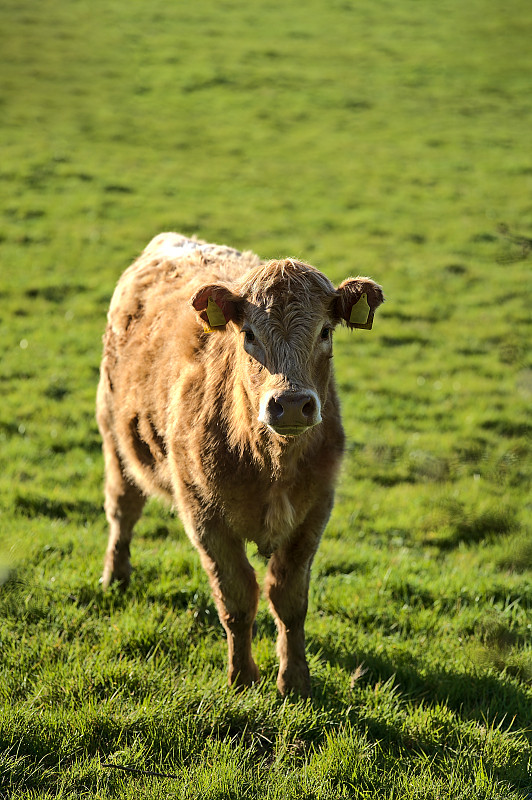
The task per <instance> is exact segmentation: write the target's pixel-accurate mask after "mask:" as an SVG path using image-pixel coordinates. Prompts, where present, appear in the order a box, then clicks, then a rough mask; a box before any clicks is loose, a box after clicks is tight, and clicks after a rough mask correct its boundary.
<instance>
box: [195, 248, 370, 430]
mask: <svg viewBox="0 0 532 800" xmlns="http://www.w3.org/2000/svg"><path fill="white" fill-rule="evenodd" d="M382 300H383V297H382V290H381V288H380V287H379V286H377V284H376V283H374V282H373V281H371V280H370V279H369V278H350V279H348V280H347V281H344V283H342V284H341V285H340V286H339V287H338V289H335V288H334V286H333V285H332V283H330V281H329V280H328V278H326V277H325V276H324V275H323V274H322V273H321V272H319V271H318V270H316V269H314V268H313V267H310V266H309V265H307V264H302V263H300V262H297V261H292V260H290V259H288V260H285V261H273V262H270V263H268V264H264V265H261V266H260V267H257V268H255V269H253V270H251V271H250V272H249V273H248V274H247V275H246V276H245V277H244V279H243V280H241V281H240V283H239V284H238V286H236V287H235V288H234V289H233V288H229V287H228V286H224V285H220V284H217V285H210V286H205V287H202V289H200V290H199V291H198V292H196V294H195V295H194V297H193V298H192V305H193V306H194V308H195V309H196V312H197V313H198V315H199V317H200V318H201V320H202V321H203V323H204V324H206V325H207V326H209V327H212V328H223V327H225V326H226V324H227V323H228V322H232V323H233V325H232V326H228V327H232V328H233V335H235V336H237V337H238V338H239V340H240V341H239V342H238V345H237V352H239V354H240V357H239V358H238V364H237V365H235V367H236V368H238V369H239V371H240V376H241V379H242V384H243V386H244V388H245V391H246V394H247V397H248V401H249V403H250V404H251V406H252V408H253V410H254V412H255V414H256V417H257V418H258V419H259V421H260V422H262V423H263V424H264V425H266V426H267V427H268V428H269V429H270V430H271V431H274V432H275V433H276V434H278V435H279V436H298V435H299V434H301V433H304V432H305V431H307V430H309V429H310V428H312V427H313V426H314V425H318V424H319V423H320V422H321V419H322V416H321V414H322V408H323V406H324V404H325V401H326V399H327V392H328V388H329V379H330V364H331V358H332V334H333V330H334V328H335V327H336V325H337V324H338V323H339V322H340V321H344V322H345V323H346V324H347V325H348V326H349V327H362V328H370V327H371V324H372V320H373V313H374V311H375V309H376V308H377V306H378V305H380V303H381V302H382Z"/></svg>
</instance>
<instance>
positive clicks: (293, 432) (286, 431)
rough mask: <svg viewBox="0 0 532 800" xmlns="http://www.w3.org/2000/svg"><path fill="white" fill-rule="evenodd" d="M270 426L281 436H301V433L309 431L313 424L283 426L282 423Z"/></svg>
mask: <svg viewBox="0 0 532 800" xmlns="http://www.w3.org/2000/svg"><path fill="white" fill-rule="evenodd" d="M269 427H270V428H271V429H272V431H274V432H275V433H277V434H278V435H279V436H299V435H300V434H301V433H304V432H305V431H309V430H310V429H311V428H313V427H314V426H313V425H284V426H283V427H281V426H280V425H276V426H275V427H274V426H273V425H269Z"/></svg>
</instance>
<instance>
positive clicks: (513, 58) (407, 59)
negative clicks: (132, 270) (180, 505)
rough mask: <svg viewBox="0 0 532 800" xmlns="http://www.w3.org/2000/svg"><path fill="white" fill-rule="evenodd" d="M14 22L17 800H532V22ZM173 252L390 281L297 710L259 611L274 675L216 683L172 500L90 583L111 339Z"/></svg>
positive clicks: (8, 207) (2, 510)
mask: <svg viewBox="0 0 532 800" xmlns="http://www.w3.org/2000/svg"><path fill="white" fill-rule="evenodd" d="M0 27H1V30H2V32H3V36H2V50H1V54H0V59H1V74H2V82H1V88H0V108H1V111H2V121H1V126H0V143H1V151H0V152H1V159H0V178H1V187H2V191H1V196H0V204H1V217H0V219H1V222H0V258H1V262H0V263H1V266H0V270H1V273H0V331H1V337H2V359H1V362H0V387H1V394H2V402H1V404H0V532H1V540H0V562H1V575H2V587H1V589H0V606H1V610H0V696H1V706H0V797H2V798H51V797H62V798H67V797H69V798H71V797H90V798H147V799H148V800H156V799H158V798H170V797H178V798H189V799H190V800H195V799H196V798H202V800H215V798H216V799H218V798H219V799H220V800H221V799H222V798H224V800H225V798H230V799H232V800H237V799H240V798H268V800H274V798H283V800H296V798H297V800H302V799H303V800H311V799H312V800H314V798H316V800H317V799H318V798H323V799H324V800H331V799H332V800H336V798H355V800H357V799H358V798H379V799H380V798H382V799H383V800H384V799H385V798H386V800H392V798H393V800H399V799H401V800H402V799H403V798H405V800H414V798H416V799H417V800H425V798H427V799H428V800H444V798H445V799H447V798H448V799H449V800H465V799H466V798H467V799H468V800H469V798H475V800H476V799H477V798H479V800H495V799H497V800H499V799H500V800H525V798H528V799H529V800H530V798H532V581H531V578H532V535H531V533H532V531H531V522H530V521H531V509H532V505H531V495H530V489H531V449H532V447H531V436H530V434H531V422H530V405H531V399H532V363H531V355H530V354H531V341H532V337H531V335H530V319H531V314H530V288H531V286H530V267H531V257H530V244H531V243H530V238H531V237H532V151H531V133H530V132H531V130H532V91H531V90H532V49H531V45H530V43H531V41H532V6H531V5H530V3H529V2H525V0H505V2H502V0H470V2H468V3H462V2H461V0H441V2H439V3H421V2H419V0H417V1H416V0H395V2H391V0H377V1H376V2H370V0H359V2H356V3H355V2H353V1H352V0H331V1H330V2H325V0H308V2H307V3H305V4H301V3H296V2H295V0H284V1H283V2H282V3H281V2H279V0H270V1H269V2H267V3H266V2H265V1H264V0H255V1H254V2H252V3H247V4H244V3H239V2H237V1H236V0H223V1H221V2H214V0H195V2H194V3H193V4H185V3H179V2H178V3H168V2H162V0H150V2H149V3H146V2H141V0H129V2H128V1H127V0H111V2H105V3H104V2H103V1H102V0H91V2H89V1H88V0H46V2H43V3H35V2H30V0H16V1H15V0H4V2H3V3H2V4H1V6H0ZM162 230H177V231H180V232H183V233H185V234H197V235H199V236H201V237H202V238H205V239H207V240H209V241H216V242H221V243H226V244H230V245H232V246H236V247H239V248H242V249H246V248H249V249H253V250H255V251H256V252H258V253H259V254H260V255H261V256H263V257H277V256H285V255H292V256H295V257H298V258H302V259H304V260H307V261H310V262H312V263H313V264H315V265H316V266H318V267H319V268H320V269H322V270H323V271H325V272H326V273H327V274H328V275H329V276H330V277H331V279H333V280H335V281H339V280H341V279H343V278H344V277H346V276H347V275H349V274H368V275H371V276H372V277H373V278H375V279H376V280H377V281H379V282H380V283H382V285H383V286H384V289H385V293H386V296H387V302H386V303H385V305H384V306H383V308H382V310H381V311H379V312H378V317H377V318H376V321H375V326H374V330H373V331H372V332H371V333H367V332H365V331H360V332H356V333H355V334H348V333H347V332H346V331H344V330H342V331H339V332H338V333H337V335H336V342H335V348H336V356H335V363H336V373H337V378H338V383H339V386H340V391H341V396H342V402H343V413H344V421H345V427H346V432H347V436H348V453H347V457H346V459H345V466H344V469H343V473H342V479H341V482H340V485H339V490H338V498H337V503H336V506H335V509H334V512H333V515H332V518H331V521H330V524H329V526H328V528H327V531H326V533H325V536H324V539H323V542H322V546H321V549H320V551H319V553H318V556H317V558H316V561H315V566H314V570H313V581H312V587H311V597H310V607H309V615H308V622H307V634H308V651H309V656H310V664H311V672H312V680H313V698H312V700H310V701H306V702H303V701H298V702H296V701H293V700H286V701H283V700H281V699H280V698H279V697H278V696H277V694H276V690H275V674H276V657H275V631H274V626H273V622H272V620H271V618H270V616H269V614H268V611H267V608H266V605H265V603H264V601H262V602H261V605H260V608H259V615H258V624H257V634H256V638H255V644H254V647H255V654H256V660H257V662H258V664H259V667H260V669H261V673H262V675H263V676H264V680H263V682H262V683H261V684H260V686H258V687H257V688H255V689H253V690H251V691H248V692H244V693H241V694H238V693H235V692H232V691H231V690H229V689H227V688H226V686H225V642H224V639H223V630H222V628H221V626H220V624H219V623H218V620H217V617H216V613H215V609H214V605H213V603H212V601H211V598H210V593H209V589H208V585H207V581H206V578H205V576H204V574H203V572H202V570H201V568H200V565H199V561H198V558H197V556H196V554H195V552H194V551H193V549H192V547H191V546H190V545H189V543H188V542H187V540H186V537H185V535H184V533H183V529H182V527H181V524H180V522H179V520H178V519H177V518H176V517H175V516H173V515H172V513H171V511H169V510H168V509H165V508H163V507H162V506H160V505H158V504H156V503H155V502H153V503H150V504H149V506H148V509H147V512H146V514H145V516H144V517H143V520H142V521H141V523H139V526H138V532H137V535H136V538H135V540H134V549H133V559H134V564H135V567H136V570H135V573H134V577H133V581H132V585H131V587H130V588H129V589H128V591H127V592H126V594H125V595H124V596H121V595H120V594H119V593H118V592H116V591H114V590H113V591H111V592H109V593H107V594H103V593H102V592H101V591H100V589H99V586H98V578H99V575H100V569H101V565H102V559H103V553H104V549H105V544H106V523H105V519H104V515H103V511H102V480H103V463H102V458H101V453H100V441H99V436H98V432H97V428H96V423H95V420H94V398H95V390H96V384H97V376H98V365H99V358H100V352H101V336H102V333H103V330H104V326H105V315H106V310H107V305H108V302H109V299H110V296H111V293H112V290H113V287H114V284H115V282H116V280H117V278H118V276H119V274H120V273H121V271H122V270H123V269H124V268H125V267H126V266H127V265H128V263H130V261H131V260H132V259H133V257H134V256H135V255H136V254H137V253H138V252H139V251H140V250H141V249H142V248H143V247H144V245H145V244H146V243H147V241H148V240H149V239H150V238H151V237H152V236H153V235H155V234H156V233H158V232H159V231H162ZM250 557H251V558H252V559H253V561H254V563H255V564H256V567H257V570H258V572H259V573H260V574H263V573H264V565H263V564H262V563H261V562H260V560H259V559H257V558H256V557H255V556H254V554H253V553H252V552H250ZM121 768H124V769H121ZM133 770H136V771H133ZM149 773H155V774H149Z"/></svg>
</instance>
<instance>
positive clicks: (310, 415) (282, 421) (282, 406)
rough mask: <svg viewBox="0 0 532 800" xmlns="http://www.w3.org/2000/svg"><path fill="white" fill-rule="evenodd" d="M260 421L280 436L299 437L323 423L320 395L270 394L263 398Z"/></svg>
mask: <svg viewBox="0 0 532 800" xmlns="http://www.w3.org/2000/svg"><path fill="white" fill-rule="evenodd" d="M259 420H260V421H261V422H264V424H265V425H267V426H268V427H269V428H271V429H272V430H273V431H275V433H278V434H279V435H280V436H299V434H300V433H303V432H304V431H306V430H308V429H309V428H312V427H313V425H317V424H318V423H319V422H321V406H320V401H319V397H318V395H317V394H316V393H315V392H313V391H310V390H307V391H305V392H269V393H268V394H266V395H265V397H263V398H262V402H261V404H260V412H259Z"/></svg>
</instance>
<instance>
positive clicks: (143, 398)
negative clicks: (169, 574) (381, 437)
mask: <svg viewBox="0 0 532 800" xmlns="http://www.w3.org/2000/svg"><path fill="white" fill-rule="evenodd" d="M382 300H383V296H382V291H381V288H380V287H379V286H378V285H377V284H376V283H374V282H373V281H372V280H370V279H369V278H348V279H347V280H346V281H344V282H343V283H342V284H341V285H340V286H339V287H338V289H335V287H334V286H333V285H332V283H331V282H330V281H329V280H328V278H326V277H325V275H323V274H322V273H321V272H319V271H318V270H317V269H315V268H314V267H311V266H309V265H308V264H304V263H301V262H299V261H295V260H293V259H283V260H280V261H270V262H268V263H263V262H261V261H260V260H259V259H258V257H257V256H255V255H253V254H252V253H239V252H238V251H236V250H233V249H231V248H229V247H220V246H217V245H210V244H206V243H204V242H200V241H196V240H191V239H187V238H185V237H183V236H180V235H178V234H175V233H163V234H160V235H159V236H156V237H155V239H153V240H152V241H151V242H150V244H149V245H148V246H147V247H146V249H145V250H144V252H143V253H142V254H141V255H140V257H139V258H138V259H137V261H135V263H134V264H133V265H132V266H130V267H129V269H127V270H126V271H125V272H124V274H123V275H122V277H121V278H120V280H119V282H118V285H117V287H116V290H115V293H114V295H113V298H112V301H111V306H110V309H109V315H108V325H107V330H106V333H105V337H104V352H103V359H102V365H101V378H100V384H99V387H98V398H97V418H98V424H99V427H100V431H101V434H102V438H103V451H104V456H105V473H106V478H105V510H106V515H107V519H108V521H109V526H110V534H109V544H108V548H107V554H106V557H105V565H104V571H103V577H102V582H103V585H104V586H108V585H109V583H110V582H111V581H113V580H117V581H119V582H120V583H121V584H122V585H126V584H127V583H128V581H129V577H130V571H131V567H130V561H129V546H130V541H131V537H132V532H133V526H134V525H135V523H136V521H137V520H138V519H139V517H140V514H141V512H142V508H143V506H144V503H145V500H146V498H147V496H149V495H153V494H155V495H160V496H162V497H163V498H166V499H167V500H169V501H170V502H171V503H172V504H173V505H174V506H175V507H176V508H177V510H178V512H179V515H180V517H181V520H182V522H183V525H184V527H185V530H186V532H187V534H188V536H189V538H190V540H191V541H192V543H193V544H194V546H195V547H196V548H197V550H198V552H199V555H200V558H201V563H202V565H203V567H204V568H205V570H206V572H207V574H208V576H209V581H210V584H211V587H212V593H213V597H214V601H215V603H216V607H217V609H218V614H219V616H220V620H221V622H222V625H223V627H224V628H225V630H226V633H227V642H228V657H229V666H228V677H229V683H235V684H237V685H242V686H248V685H250V684H253V683H254V682H256V681H257V680H258V678H259V673H258V670H257V666H256V664H255V662H254V661H253V658H252V654H251V638H252V628H253V621H254V619H255V615H256V612H257V603H258V597H259V588H258V585H257V581H256V578H255V573H254V570H253V568H252V567H251V565H250V563H249V561H248V559H247V558H246V550H245V548H246V542H248V541H251V542H255V544H256V545H257V548H258V551H259V553H261V554H262V555H263V556H265V557H266V558H268V559H269V566H268V574H267V578H266V594H267V596H268V600H269V604H270V608H271V611H272V614H273V616H274V618H275V622H276V625H277V630H278V640H277V653H278V657H279V662H280V663H279V675H278V679H277V686H278V688H279V690H280V692H281V693H282V694H283V695H284V694H286V693H287V692H290V691H295V692H296V693H299V694H301V695H308V694H309V692H310V677H309V671H308V667H307V661H306V657H305V634H304V622H305V616H306V611H307V598H308V587H309V576H310V567H311V563H312V559H313V557H314V554H315V552H316V550H317V547H318V544H319V541H320V537H321V534H322V532H323V529H324V527H325V525H326V523H327V520H328V518H329V514H330V511H331V507H332V504H333V496H334V486H335V481H336V476H337V474H338V468H339V465H340V461H341V457H342V452H343V449H344V433H343V430H342V425H341V420H340V409H339V404H338V397H337V393H336V387H335V383H334V379H333V374H332V368H331V358H332V333H333V330H334V328H335V326H336V325H338V324H339V323H340V322H343V323H345V324H346V325H347V326H348V327H350V328H366V329H369V328H371V324H372V321H373V314H374V311H375V309H376V308H377V307H378V306H379V304H380V303H381V302H382Z"/></svg>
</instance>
